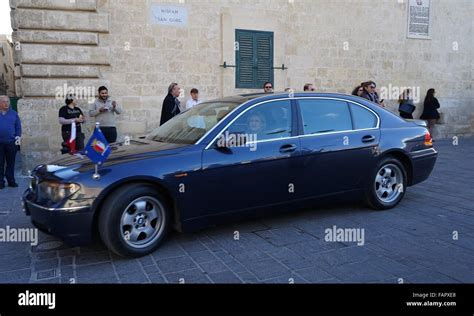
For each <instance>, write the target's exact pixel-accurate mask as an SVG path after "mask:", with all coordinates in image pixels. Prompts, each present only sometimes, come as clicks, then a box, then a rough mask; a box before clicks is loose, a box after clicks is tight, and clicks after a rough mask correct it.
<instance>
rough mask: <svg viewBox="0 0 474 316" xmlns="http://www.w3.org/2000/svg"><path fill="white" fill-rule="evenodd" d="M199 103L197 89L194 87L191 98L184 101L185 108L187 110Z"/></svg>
mask: <svg viewBox="0 0 474 316" xmlns="http://www.w3.org/2000/svg"><path fill="white" fill-rule="evenodd" d="M199 103H201V100H199V91H198V89H196V88H192V89H191V99H189V100H188V101H187V102H186V110H189V109H190V108H192V107H193V106H195V105H198V104H199Z"/></svg>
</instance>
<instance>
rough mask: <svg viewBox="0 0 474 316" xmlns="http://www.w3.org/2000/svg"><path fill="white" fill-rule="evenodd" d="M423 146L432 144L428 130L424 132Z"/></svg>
mask: <svg viewBox="0 0 474 316" xmlns="http://www.w3.org/2000/svg"><path fill="white" fill-rule="evenodd" d="M425 146H433V139H432V138H431V134H430V132H429V131H426V133H425Z"/></svg>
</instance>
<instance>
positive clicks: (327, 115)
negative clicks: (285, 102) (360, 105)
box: [298, 99, 352, 135]
mask: <svg viewBox="0 0 474 316" xmlns="http://www.w3.org/2000/svg"><path fill="white" fill-rule="evenodd" d="M298 103H299V107H300V111H301V117H302V119H303V132H304V135H311V134H320V133H328V132H339V131H347V130H352V121H351V113H350V112H349V106H348V105H347V103H346V102H344V101H338V100H324V99H321V100H314V99H308V100H298Z"/></svg>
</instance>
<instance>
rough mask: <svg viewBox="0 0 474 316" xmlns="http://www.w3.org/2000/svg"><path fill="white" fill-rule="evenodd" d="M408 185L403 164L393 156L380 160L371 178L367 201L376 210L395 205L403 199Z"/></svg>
mask: <svg viewBox="0 0 474 316" xmlns="http://www.w3.org/2000/svg"><path fill="white" fill-rule="evenodd" d="M406 187H407V173H406V170H405V167H404V166H403V164H402V163H401V162H400V161H399V160H397V159H396V158H393V157H385V158H383V159H381V160H380V161H379V163H378V164H377V167H376V168H375V170H374V172H373V173H372V175H371V177H370V179H369V186H368V188H367V189H366V194H365V195H366V202H367V204H368V205H369V206H370V207H371V208H373V209H376V210H387V209H391V208H393V207H395V206H396V205H397V204H398V203H400V201H401V200H402V199H403V196H404V195H405V191H406Z"/></svg>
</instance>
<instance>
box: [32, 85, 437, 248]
mask: <svg viewBox="0 0 474 316" xmlns="http://www.w3.org/2000/svg"><path fill="white" fill-rule="evenodd" d="M112 146H113V150H112V154H111V155H110V157H109V159H108V160H107V161H106V162H105V163H104V164H103V165H102V166H101V167H100V168H99V174H100V177H94V165H93V164H92V163H91V162H90V161H89V160H88V159H87V158H82V159H81V157H76V156H69V155H68V156H67V157H65V158H63V159H61V160H59V161H56V162H54V163H52V164H49V165H40V166H38V167H36V168H35V170H34V171H33V172H32V181H31V186H30V188H29V189H28V190H27V191H26V192H25V194H24V207H25V211H26V214H27V215H29V216H31V220H32V222H33V224H34V225H35V226H36V227H38V228H39V229H41V230H43V231H46V232H48V233H51V234H54V235H56V236H59V237H61V238H62V239H64V240H65V241H66V242H67V243H69V244H71V245H84V244H87V243H89V242H90V241H91V240H92V237H93V236H94V235H95V234H94V233H97V232H98V233H99V235H100V237H101V239H102V241H103V242H104V243H105V245H106V246H107V247H108V248H109V249H111V250H112V251H114V252H115V253H117V254H119V255H122V256H141V255H145V254H148V253H150V252H152V251H153V250H155V249H156V248H157V247H158V245H159V244H160V242H161V241H162V240H163V238H164V237H165V235H166V233H167V231H168V230H169V229H170V228H174V229H176V230H178V231H184V232H189V231H195V230H198V229H202V228H204V227H207V226H210V225H215V224H217V223H219V222H223V221H229V220H237V219H241V218H245V217H248V216H256V215H261V214H262V213H266V214H268V212H270V213H272V212H278V211H281V210H289V209H295V208H300V207H308V206H311V205H312V203H313V202H315V201H318V200H321V199H326V198H328V197H330V198H331V197H337V198H338V199H339V197H341V196H342V197H344V196H345V197H347V196H358V197H363V198H364V199H365V200H366V201H367V203H368V204H369V205H370V206H371V207H373V208H375V209H380V210H383V209H389V208H392V207H394V206H396V205H397V204H398V203H399V202H400V200H401V199H402V198H403V196H404V194H405V192H406V188H407V187H409V186H411V185H414V184H416V183H419V182H420V181H423V180H425V179H426V178H428V176H429V175H430V173H431V171H432V169H433V166H434V164H435V161H436V157H437V152H436V150H435V149H434V148H433V146H432V141H431V136H430V134H429V132H428V130H427V128H426V124H424V122H422V121H416V120H413V121H407V120H403V119H401V118H400V117H398V116H396V115H395V114H393V113H391V112H390V111H388V110H385V109H383V108H380V107H379V106H378V105H376V104H374V103H371V102H369V101H367V100H365V99H361V98H359V97H354V96H348V95H341V94H318V93H296V94H291V95H288V94H254V95H241V96H234V97H227V98H222V99H218V100H214V101H209V102H205V103H202V104H200V105H198V106H195V107H193V108H192V109H190V110H188V111H186V112H184V113H182V114H180V115H178V116H176V117H174V118H173V119H171V120H170V121H168V122H167V123H166V124H164V125H163V126H160V127H159V128H157V129H155V130H154V131H152V133H151V134H150V135H148V136H147V137H146V138H143V139H139V140H137V141H131V143H130V144H124V143H117V144H113V145H112Z"/></svg>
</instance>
